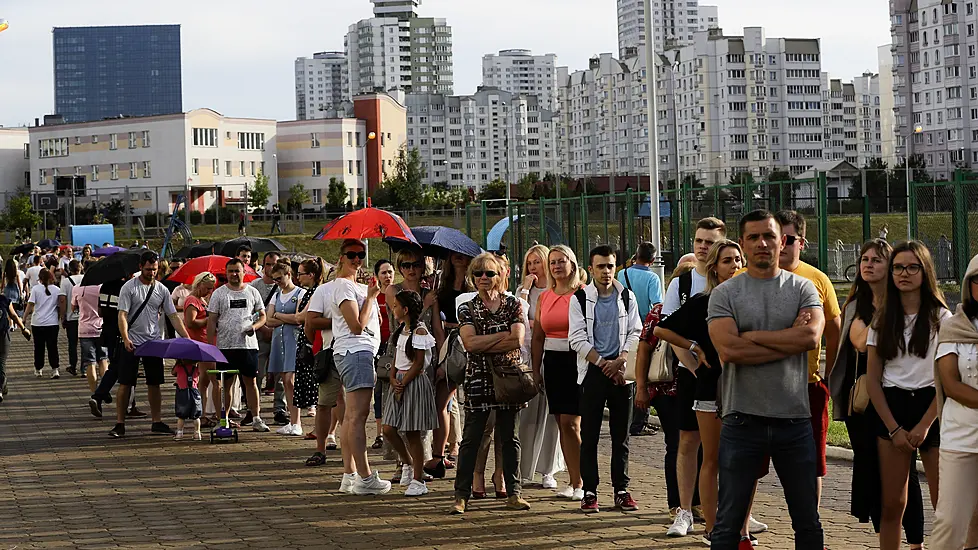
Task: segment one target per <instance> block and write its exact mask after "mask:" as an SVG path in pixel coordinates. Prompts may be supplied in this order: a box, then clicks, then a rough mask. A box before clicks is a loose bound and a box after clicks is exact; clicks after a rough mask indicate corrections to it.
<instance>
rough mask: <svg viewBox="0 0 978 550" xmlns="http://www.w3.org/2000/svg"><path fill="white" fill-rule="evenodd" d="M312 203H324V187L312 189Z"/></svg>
mask: <svg viewBox="0 0 978 550" xmlns="http://www.w3.org/2000/svg"><path fill="white" fill-rule="evenodd" d="M312 203H313V204H322V203H323V190H322V189H313V190H312Z"/></svg>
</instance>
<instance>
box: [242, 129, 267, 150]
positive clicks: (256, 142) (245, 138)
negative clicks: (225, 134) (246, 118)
mask: <svg viewBox="0 0 978 550" xmlns="http://www.w3.org/2000/svg"><path fill="white" fill-rule="evenodd" d="M238 149H242V150H246V151H264V150H265V134H264V133H262V132H238Z"/></svg>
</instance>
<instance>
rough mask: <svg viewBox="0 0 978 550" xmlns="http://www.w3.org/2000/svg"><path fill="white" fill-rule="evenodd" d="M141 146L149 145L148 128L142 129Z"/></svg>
mask: <svg viewBox="0 0 978 550" xmlns="http://www.w3.org/2000/svg"><path fill="white" fill-rule="evenodd" d="M143 147H149V130H143Z"/></svg>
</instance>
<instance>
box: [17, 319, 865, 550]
mask: <svg viewBox="0 0 978 550" xmlns="http://www.w3.org/2000/svg"><path fill="white" fill-rule="evenodd" d="M13 336H14V338H13V349H12V351H11V354H10V359H9V361H8V367H7V372H8V377H9V388H10V393H9V395H8V396H7V399H6V400H5V401H4V402H3V404H0V518H2V520H0V550H5V549H13V548H18V549H23V548H78V549H88V548H92V549H94V548H135V549H142V548H214V549H218V548H230V549H234V550H241V549H246V548H262V549H265V548H327V547H339V548H354V549H355V548H367V549H376V548H445V549H448V548H521V547H532V548H568V547H574V548H576V547H584V548H606V547H607V548H612V547H621V546H625V547H632V548H704V547H705V546H703V544H702V543H701V542H700V540H699V537H698V535H699V534H700V533H701V532H702V526H697V529H696V534H697V536H690V537H687V538H683V539H670V538H667V537H666V536H665V531H666V528H667V527H668V525H669V516H668V514H667V512H666V510H665V507H664V506H659V505H657V504H656V503H661V502H664V500H665V484H664V478H663V472H662V470H661V468H660V467H659V465H660V464H661V462H662V458H661V457H662V453H663V447H662V438H661V436H651V437H642V438H633V439H632V441H633V446H632V460H631V466H630V474H631V476H632V490H633V492H634V493H633V494H634V495H635V498H636V499H637V500H638V502H639V504H640V506H641V510H639V511H638V512H634V513H628V514H622V513H620V512H615V511H610V510H609V511H602V513H600V514H595V515H592V516H584V515H582V514H581V513H580V511H579V510H578V509H577V507H576V506H574V505H572V504H570V503H569V502H567V501H563V500H557V499H556V498H554V497H553V496H552V492H551V491H547V490H543V489H541V488H540V487H539V486H538V485H537V486H535V487H534V486H530V487H527V488H525V490H524V496H525V497H526V499H527V500H528V501H529V502H530V504H531V505H532V509H531V510H530V511H528V512H512V511H507V510H505V509H504V508H503V505H502V502H501V501H492V500H486V501H475V502H473V503H472V505H471V507H470V511H469V512H467V513H466V514H465V515H464V516H449V515H448V514H447V510H448V507H449V506H450V504H451V501H452V493H451V489H452V480H451V479H446V480H439V481H435V482H433V483H430V484H429V486H430V489H431V493H430V494H429V495H427V496H424V497H421V498H415V499H408V498H406V497H404V496H402V494H401V493H402V492H403V491H402V490H399V488H398V487H396V486H395V488H394V489H393V490H392V491H391V493H390V494H388V495H386V496H382V497H358V496H348V495H343V494H340V493H339V492H338V491H337V488H338V484H339V479H340V475H341V473H342V465H341V460H340V455H339V452H335V453H331V454H330V455H329V461H328V463H327V464H326V465H325V466H323V467H320V468H307V467H305V466H304V464H303V462H304V460H305V459H306V457H308V456H309V455H310V454H311V453H312V451H313V450H314V448H313V447H314V445H313V443H312V442H309V441H303V440H301V439H299V438H289V437H285V436H280V435H277V434H275V433H274V432H271V433H265V434H256V433H253V432H251V431H242V433H241V442H240V443H238V444H210V443H208V442H207V441H206V440H205V441H202V442H195V441H180V442H177V441H173V440H172V439H170V438H169V437H165V436H152V435H149V425H150V420H149V419H148V418H146V419H137V420H135V421H130V422H129V423H128V424H127V428H128V431H127V437H126V438H124V439H122V440H111V439H109V438H108V437H107V435H106V434H107V432H108V430H109V429H111V427H112V425H113V420H112V416H113V415H111V414H110V415H109V416H107V417H106V418H104V419H102V420H99V419H95V418H93V417H92V416H91V414H90V413H89V412H88V406H87V399H88V388H87V385H86V383H85V382H84V380H83V379H81V378H72V377H71V376H70V375H66V374H64V373H63V374H62V378H61V379H60V380H50V379H49V378H47V376H46V377H45V378H43V379H37V378H35V377H34V376H33V373H32V367H31V348H30V344H28V343H26V342H24V340H23V339H21V338H20V336H19V335H18V334H14V335H13ZM62 349H64V345H62ZM61 361H62V365H67V361H66V359H65V358H64V357H63V358H62V359H61ZM47 372H48V369H45V374H47ZM62 372H63V369H62ZM168 380H169V377H168ZM141 384H142V380H140V386H139V387H138V390H137V395H138V399H139V403H140V407H141V408H143V409H146V410H147V412H148V404H146V401H145V387H144V386H142V385H141ZM163 396H164V401H163V410H164V419H165V420H166V421H167V422H170V423H171V425H175V419H172V410H173V409H172V399H173V392H172V386H164V392H163ZM266 399H268V398H266ZM268 405H269V406H270V405H271V404H270V403H268ZM110 408H112V406H107V407H106V412H107V413H108V412H109V409H110ZM171 419H172V420H171ZM311 420H312V419H308V424H309V425H311ZM372 435H373V425H372V423H371V426H369V427H368V436H371V437H372ZM602 444H603V445H605V446H606V445H607V440H603V443H602ZM602 455H603V456H602V458H601V464H602V476H603V479H604V483H603V487H602V489H601V490H602V491H604V495H603V496H604V500H603V503H604V504H605V505H608V504H610V502H609V499H608V496H609V495H610V492H611V490H610V487H609V486H607V480H608V475H607V471H608V470H607V468H608V466H607V465H608V458H607V456H608V453H607V448H606V447H605V448H603V449H602ZM371 460H372V464H373V465H374V466H375V467H376V468H377V469H379V470H380V472H381V473H382V474H383V475H385V476H389V475H390V474H392V473H393V470H394V465H393V464H392V463H391V462H384V461H382V460H381V459H380V457H379V456H378V455H377V454H376V452H372V454H371ZM449 472H450V473H449V477H451V471H449ZM563 479H566V478H563V477H562V476H561V477H558V480H559V481H561V480H563ZM828 479H829V481H827V482H826V494H825V497H824V499H823V503H824V506H823V510H822V523H823V526H824V528H825V531H826V542H827V545H828V546H829V548H832V549H863V548H872V547H874V546H875V545H876V538H875V536H873V534H872V529H871V528H869V527H868V526H865V525H859V524H856V523H854V522H853V521H852V520H851V518H849V516H848V515H847V514H846V513H845V510H846V509H847V507H848V489H847V486H848V480H849V474H848V466H847V465H845V464H844V463H842V464H832V465H831V466H830V473H829V478H828ZM755 516H756V517H758V518H760V519H762V520H763V521H765V522H766V523H768V524H770V526H771V529H770V531H769V532H767V533H763V534H761V535H760V536H759V538H760V543H761V547H763V548H777V549H782V548H783V549H787V548H793V543H792V538H791V529H790V522H789V519H788V515H787V509H786V507H785V505H784V501H783V499H782V498H781V494H780V488H779V487H778V486H777V481H776V477H775V476H774V475H771V476H769V478H768V479H766V480H764V481H763V482H762V489H761V491H759V494H758V497H757V503H756V504H755Z"/></svg>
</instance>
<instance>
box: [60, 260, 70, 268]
mask: <svg viewBox="0 0 978 550" xmlns="http://www.w3.org/2000/svg"><path fill="white" fill-rule="evenodd" d="M69 263H71V258H61V259H60V260H58V268H60V269H68V264H69Z"/></svg>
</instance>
